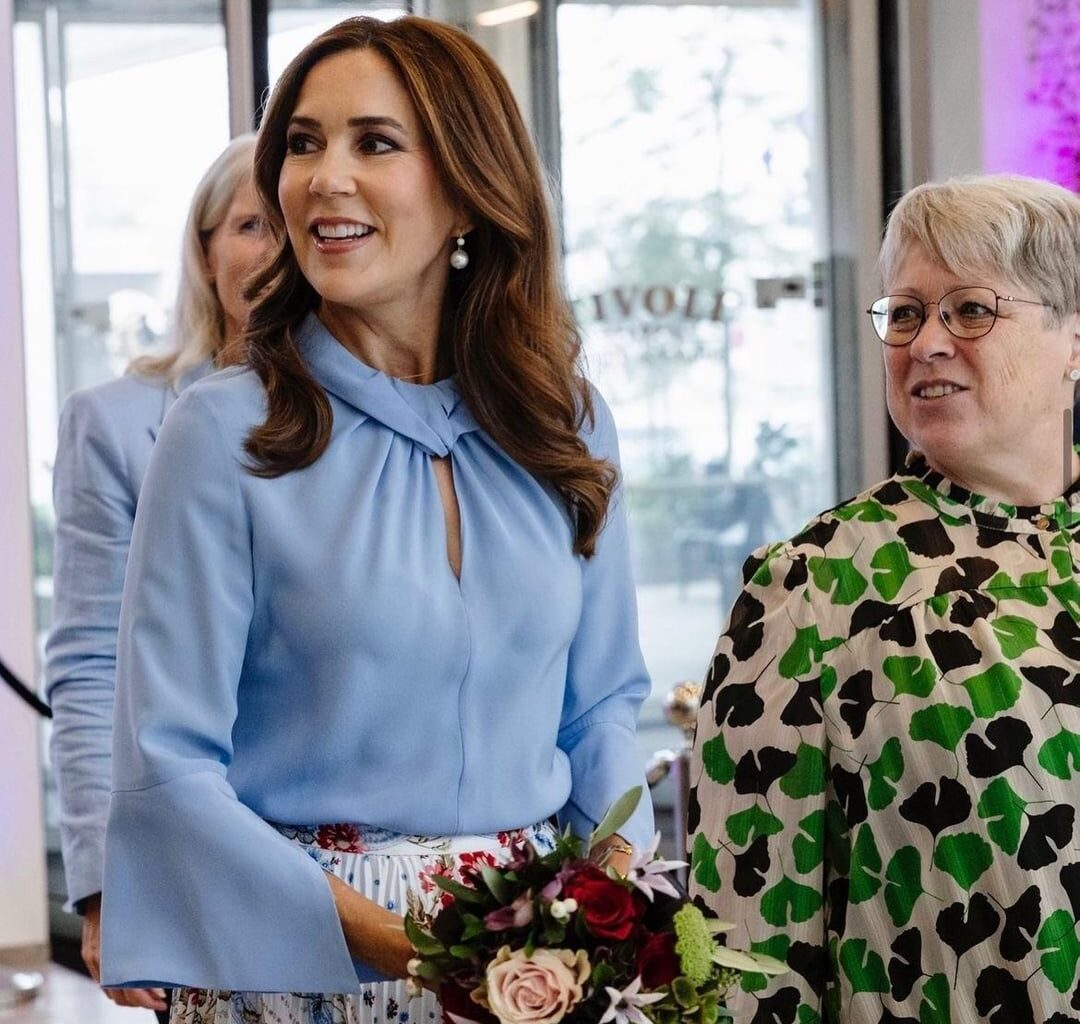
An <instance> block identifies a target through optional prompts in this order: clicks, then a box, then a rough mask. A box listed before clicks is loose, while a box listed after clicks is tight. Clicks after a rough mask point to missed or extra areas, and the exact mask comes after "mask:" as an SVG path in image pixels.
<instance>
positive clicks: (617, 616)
mask: <svg viewBox="0 0 1080 1024" xmlns="http://www.w3.org/2000/svg"><path fill="white" fill-rule="evenodd" d="M593 406H594V409H595V422H594V425H593V429H592V432H591V434H590V435H589V436H588V437H587V438H586V441H587V443H588V445H589V449H590V451H591V452H592V454H593V455H594V456H597V457H599V458H605V459H608V460H609V461H611V462H612V463H613V464H614V465H615V467H616V468H618V466H619V446H618V440H617V437H616V433H615V424H614V421H613V420H612V416H611V412H610V410H609V409H608V407H607V405H606V404H605V403H604V400H603V399H602V398H601V397H600V396H599V394H597V393H596V392H595V391H594V392H593ZM581 572H582V612H581V619H580V621H579V623H578V628H577V633H576V634H575V637H574V640H573V642H572V643H571V646H570V654H569V661H568V673H567V687H566V691H565V697H564V701H563V709H562V718H561V722H560V729H559V736H558V746H559V748H560V749H561V750H562V751H563V752H564V753H565V754H566V755H567V757H568V758H569V760H570V771H571V792H570V798H569V800H568V801H567V803H566V805H565V806H564V807H563V809H562V811H561V813H560V815H559V818H560V825H563V826H565V825H567V824H569V825H570V827H571V828H572V830H573V831H574V832H575V833H576V834H578V835H581V836H587V835H588V834H589V833H590V832H591V831H592V830H593V829H594V828H595V827H596V825H597V824H598V823H599V822H600V820H601V819H602V818H603V816H604V815H605V814H606V813H607V810H608V808H609V807H610V806H611V804H613V803H614V802H615V801H616V800H617V799H618V798H619V797H620V796H622V795H623V794H624V793H625V792H626V791H627V790H629V789H632V788H633V787H634V786H641V787H642V795H641V800H640V802H639V803H638V806H637V809H636V810H635V811H634V813H633V815H632V817H631V818H630V819H629V821H627V822H626V824H625V825H624V826H623V827H622V828H620V829H619V834H620V835H622V836H623V837H624V838H625V839H626V840H628V841H629V842H631V843H633V845H634V846H635V847H637V848H638V849H642V848H644V847H645V846H647V845H648V844H649V842H650V841H651V840H652V837H653V811H652V800H651V798H650V796H649V787H648V785H647V784H646V782H645V768H644V763H643V760H642V758H641V755H640V754H639V752H638V749H637V743H636V732H637V723H638V715H639V713H640V710H641V704H642V702H643V701H644V700H645V698H646V697H647V696H648V695H649V689H650V683H649V674H648V671H647V670H646V668H645V661H644V659H643V658H642V655H641V647H640V644H639V642H638V622H637V598H636V595H635V591H634V580H633V574H632V572H631V568H630V545H629V536H628V529H627V522H626V509H625V507H624V505H623V490H622V485H621V482H620V485H619V487H618V488H617V490H616V492H615V494H614V496H613V498H612V501H611V504H610V506H609V508H608V514H607V520H606V522H605V524H604V526H603V529H602V530H601V532H600V535H599V538H598V539H597V544H596V552H595V554H594V555H593V556H592V558H588V559H582V560H581Z"/></svg>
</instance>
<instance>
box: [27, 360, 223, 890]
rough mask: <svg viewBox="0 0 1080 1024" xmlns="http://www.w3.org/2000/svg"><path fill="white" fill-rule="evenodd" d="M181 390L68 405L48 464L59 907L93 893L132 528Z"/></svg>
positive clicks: (133, 391) (165, 387)
mask: <svg viewBox="0 0 1080 1024" xmlns="http://www.w3.org/2000/svg"><path fill="white" fill-rule="evenodd" d="M212 369H213V364H212V363H211V362H210V361H209V360H207V361H206V362H205V363H202V364H200V365H199V366H198V367H196V368H195V369H193V370H191V371H190V372H189V373H188V374H187V375H185V376H184V377H183V378H182V379H181V381H180V382H179V387H177V388H174V387H173V386H172V385H170V384H168V383H166V382H165V381H160V380H151V379H147V378H144V377H135V376H127V377H120V378H119V379H117V380H113V381H109V382H108V383H106V384H100V385H98V386H97V387H93V388H87V389H86V390H85V391H76V392H75V393H74V394H72V395H71V396H70V397H69V398H68V400H67V401H66V402H65V403H64V408H63V411H62V413H61V415H60V432H59V438H58V442H57V448H56V462H55V465H54V467H53V507H54V509H55V512H56V538H55V547H54V558H53V625H52V631H51V632H50V634H49V639H48V642H47V643H46V647H45V651H46V661H45V677H46V693H47V697H48V701H49V703H50V704H51V706H52V710H53V724H52V739H51V741H50V756H51V761H52V768H53V773H54V777H55V779H56V785H57V790H58V794H59V797H60V842H61V846H62V848H63V855H64V872H65V874H66V876H67V894H68V903H67V908H68V909H69V910H70V909H71V908H72V907H73V905H74V904H75V903H77V902H78V901H80V900H83V899H86V897H88V896H92V895H94V894H95V893H99V892H101V880H102V861H103V859H104V855H105V819H106V817H107V816H108V813H109V790H110V788H111V787H110V782H111V766H112V716H113V686H114V683H115V679H116V630H117V625H118V624H119V621H120V596H121V593H122V592H123V587H124V568H125V566H126V565H127V559H128V545H129V544H130V543H131V527H132V523H133V522H134V521H135V506H136V503H137V502H138V499H139V490H140V488H141V487H142V482H143V477H144V476H145V475H146V467H147V464H148V463H149V462H150V452H151V450H152V449H153V446H154V438H155V437H156V436H157V432H158V430H159V428H160V427H161V422H162V420H163V419H164V418H165V413H166V412H168V410H169V407H170V406H171V405H172V403H173V402H174V401H175V399H176V396H177V394H178V392H179V390H181V389H183V388H184V387H185V386H187V385H188V384H191V383H193V382H194V381H196V380H198V379H199V378H201V377H205V376H206V375H207V374H208V373H210V372H211V370H212Z"/></svg>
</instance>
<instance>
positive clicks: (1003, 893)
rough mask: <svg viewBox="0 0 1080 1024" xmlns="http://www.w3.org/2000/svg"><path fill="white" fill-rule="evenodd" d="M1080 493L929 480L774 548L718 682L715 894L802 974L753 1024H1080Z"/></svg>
mask: <svg viewBox="0 0 1080 1024" xmlns="http://www.w3.org/2000/svg"><path fill="white" fill-rule="evenodd" d="M1078 564H1080V487H1077V486H1074V487H1073V488H1072V489H1071V490H1070V491H1069V492H1067V493H1066V494H1065V495H1064V496H1063V497H1062V498H1061V499H1059V500H1058V501H1055V502H1052V503H1050V504H1047V505H1043V506H1040V507H1033V508H1022V507H1021V508H1018V507H1015V506H1007V505H1003V504H996V503H993V502H990V501H988V500H986V499H983V498H980V497H979V496H978V495H974V494H972V493H970V492H968V491H965V490H962V489H961V488H959V487H958V486H956V485H955V484H952V483H950V482H949V481H948V480H946V479H944V478H943V477H942V476H941V475H939V474H937V473H935V472H934V471H932V470H931V469H929V467H928V466H927V465H926V463H925V461H924V460H923V459H922V458H921V456H914V457H913V458H912V459H911V460H910V461H909V465H908V467H907V470H906V471H905V472H903V473H900V474H898V475H897V476H895V477H893V478H891V479H890V480H888V481H886V482H885V483H883V484H880V485H878V486H876V487H873V488H871V489H870V490H868V491H866V492H864V493H863V494H861V495H859V496H858V497H857V498H855V499H853V500H852V501H849V502H847V503H846V504H843V505H841V506H839V507H838V508H836V509H833V510H832V511H830V512H826V513H824V514H822V515H821V516H819V517H818V518H817V519H815V520H814V521H813V523H812V524H811V525H810V526H809V527H808V528H807V529H806V530H805V531H804V532H802V533H801V534H799V535H798V536H797V537H795V538H793V539H792V540H790V541H787V542H784V543H781V544H777V545H774V546H772V547H769V548H765V549H762V550H761V551H759V552H757V553H755V555H754V556H753V557H752V558H751V559H750V561H749V562H748V563H747V567H746V574H747V579H748V582H747V584H746V587H745V589H744V590H743V592H742V594H741V596H740V597H739V599H738V601H737V602H736V604H735V607H734V609H733V611H732V615H731V621H730V624H729V626H728V629H727V631H726V632H725V633H724V634H723V635H722V636H721V638H720V641H719V643H718V645H717V648H716V652H715V654H714V657H713V662H712V667H711V669H710V672H709V675H708V679H707V680H706V686H705V692H704V696H703V704H702V709H701V715H700V718H699V723H698V735H697V742H696V744H695V750H694V760H693V765H692V768H691V782H692V784H693V791H692V794H691V799H690V833H691V836H690V841H691V848H692V851H693V852H692V858H693V864H692V869H691V887H692V892H693V894H694V896H695V897H696V898H697V899H698V901H699V903H701V904H702V905H704V906H706V907H707V908H708V909H709V910H711V911H712V912H713V913H714V914H715V915H716V916H717V917H719V918H722V919H724V920H727V921H733V922H736V928H735V929H734V930H733V931H731V932H730V933H729V934H728V938H727V941H728V942H729V943H730V944H731V945H733V946H736V947H740V948H752V949H755V950H760V951H763V952H767V953H771V954H773V955H775V956H778V957H781V958H786V960H787V963H788V964H789V966H790V968H791V969H790V971H789V972H788V973H787V974H785V975H782V976H780V977H778V978H775V979H771V980H770V981H769V982H768V983H766V980H765V979H764V977H762V976H753V975H751V976H746V977H744V979H743V981H742V984H741V987H737V989H736V990H735V991H733V992H732V993H731V1000H732V1003H731V1005H732V1009H733V1010H734V1011H735V1020H736V1022H737V1024H744V1022H745V1024H751V1022H753V1024H788V1022H795V1024H814V1022H818V1021H829V1022H844V1024H975V1022H976V1021H990V1022H991V1024H1044V1022H1046V1024H1066V1022H1069V1021H1077V1022H1080V987H1078V983H1080V978H1078V972H1077V965H1078V962H1080V934H1078V928H1077V921H1078V919H1080V828H1078V822H1077V820H1076V818H1077V811H1076V806H1077V804H1078V803H1080V567H1078Z"/></svg>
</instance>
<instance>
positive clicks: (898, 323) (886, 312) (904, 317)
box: [866, 287, 1051, 345]
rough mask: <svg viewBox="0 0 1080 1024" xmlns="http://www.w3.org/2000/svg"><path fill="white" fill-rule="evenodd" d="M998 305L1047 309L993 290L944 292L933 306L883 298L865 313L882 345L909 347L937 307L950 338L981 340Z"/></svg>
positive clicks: (909, 297) (897, 297) (908, 298)
mask: <svg viewBox="0 0 1080 1024" xmlns="http://www.w3.org/2000/svg"><path fill="white" fill-rule="evenodd" d="M999 302H1023V303H1025V304H1026V305H1029V306H1044V307H1046V308H1047V309H1049V308H1051V307H1050V304H1049V303H1046V302H1038V301H1036V300H1035V299H1018V298H1016V297H1014V296H1012V295H998V293H997V292H995V291H994V289H993V288H983V287H963V288H954V289H953V290H952V291H951V292H946V293H945V294H944V295H942V296H941V298H940V299H938V301H937V302H923V301H922V299H917V298H915V296H914V295H883V296H882V297H881V298H880V299H878V300H877V301H876V302H874V303H873V304H872V305H871V306H870V308H869V309H868V310H867V311H866V312H867V313H869V314H870V321H871V323H873V325H874V331H875V332H876V333H877V336H878V337H879V338H880V339H881V340H882V341H883V342H884V343H885V344H886V345H910V344H911V343H912V342H913V341H914V340H915V336H916V335H917V334H918V333H919V331H920V330H922V325H923V324H924V323H926V317H927V314H926V311H927V309H928V308H929V307H930V306H937V308H938V316H939V317H940V318H941V322H942V323H943V324H944V325H945V329H946V330H947V331H948V332H949V333H950V334H951V335H952V336H953V337H954V338H969V339H970V338H981V337H982V336H983V335H984V334H989V333H990V331H991V330H992V329H993V326H994V324H995V323H996V322H997V317H998V303H999Z"/></svg>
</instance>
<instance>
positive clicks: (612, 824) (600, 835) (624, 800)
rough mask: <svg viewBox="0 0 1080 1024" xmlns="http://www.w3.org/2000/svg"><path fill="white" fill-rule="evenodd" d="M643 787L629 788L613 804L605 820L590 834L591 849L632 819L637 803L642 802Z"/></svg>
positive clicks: (589, 848)
mask: <svg viewBox="0 0 1080 1024" xmlns="http://www.w3.org/2000/svg"><path fill="white" fill-rule="evenodd" d="M641 789H642V787H641V786H635V787H634V788H633V789H628V790H627V791H626V792H625V793H623V795H622V796H621V797H619V799H618V800H616V801H615V803H613V804H612V805H611V807H610V808H609V809H608V812H607V814H605V815H604V817H603V820H602V821H601V822H600V824H599V825H597V826H596V828H594V829H593V832H592V835H591V836H589V845H588V850H589V851H591V850H592V848H593V847H594V846H595V845H596V844H597V843H599V842H603V840H605V839H607V838H608V836H613V835H615V833H616V832H618V831H619V829H620V828H622V827H623V825H625V824H626V823H627V822H628V821H629V820H630V815H631V814H633V813H634V811H635V810H636V809H637V805H638V804H639V803H640V802H641Z"/></svg>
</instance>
